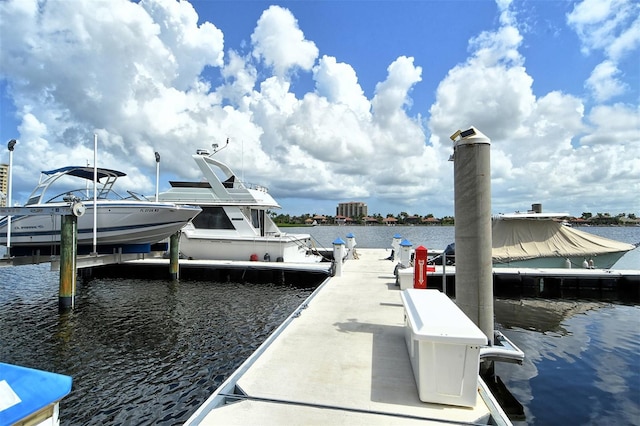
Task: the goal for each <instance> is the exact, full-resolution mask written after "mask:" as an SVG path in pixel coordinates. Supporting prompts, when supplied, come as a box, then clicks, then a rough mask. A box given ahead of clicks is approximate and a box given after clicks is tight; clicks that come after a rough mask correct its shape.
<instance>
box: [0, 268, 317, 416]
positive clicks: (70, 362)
mask: <svg viewBox="0 0 640 426" xmlns="http://www.w3.org/2000/svg"><path fill="white" fill-rule="evenodd" d="M8 272H10V273H9V274H7V273H8ZM8 275H9V276H8ZM0 276H1V277H2V284H0V302H1V306H2V309H1V310H0V324H2V329H1V330H0V347H1V352H0V354H1V356H0V359H1V360H2V362H7V363H13V364H19V365H24V366H28V367H32V368H38V369H43V370H48V371H54V372H58V373H62V374H67V375H70V376H72V377H73V389H72V392H71V394H70V395H69V396H68V397H66V398H65V399H64V400H63V402H62V404H61V406H62V408H61V424H65V425H84V424H118V425H120V424H181V423H182V422H184V421H185V420H186V419H187V418H188V417H189V415H190V414H191V413H192V412H193V411H195V410H196V408H197V407H198V406H199V405H200V404H202V403H203V402H204V401H205V400H206V399H207V398H208V397H209V395H210V394H211V393H213V391H214V390H215V389H216V388H217V387H218V386H219V385H220V384H221V383H222V382H223V381H224V379H225V378H226V377H227V376H228V375H229V374H230V373H231V372H233V371H234V370H235V369H236V368H237V367H238V366H239V365H240V364H241V363H242V362H243V361H244V360H245V359H246V358H247V357H248V356H249V355H250V354H251V353H252V352H253V351H254V350H255V349H256V348H257V347H258V346H259V344H260V343H261V342H262V341H264V339H265V338H266V337H267V336H268V335H269V334H270V333H271V332H272V331H273V330H274V329H275V328H276V327H278V326H279V325H280V324H281V323H282V322H283V321H284V319H285V318H286V317H287V316H288V315H289V314H290V313H291V312H293V311H294V310H295V308H297V307H298V306H299V305H300V304H301V303H302V302H303V301H304V299H306V297H307V296H308V295H309V294H311V292H312V289H304V288H293V287H288V286H283V285H280V286H276V285H271V284H267V285H264V284H261V285H252V284H239V283H211V282H180V283H177V284H171V283H168V282H165V281H136V280H111V279H100V280H94V281H91V282H89V283H87V284H79V286H78V291H77V296H76V308H75V310H74V311H73V312H72V313H70V314H67V315H64V316H60V315H58V301H57V300H58V276H57V273H51V272H49V270H48V266H47V265H41V266H33V267H32V266H29V267H20V268H13V270H9V271H7V270H2V271H0ZM16 284H17V285H16Z"/></svg>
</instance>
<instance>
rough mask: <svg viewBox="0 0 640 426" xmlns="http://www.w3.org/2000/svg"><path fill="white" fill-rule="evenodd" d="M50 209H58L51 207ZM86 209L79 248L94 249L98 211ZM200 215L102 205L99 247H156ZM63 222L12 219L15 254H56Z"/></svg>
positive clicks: (3, 229) (153, 206)
mask: <svg viewBox="0 0 640 426" xmlns="http://www.w3.org/2000/svg"><path fill="white" fill-rule="evenodd" d="M46 206H47V207H55V205H51V204H47V205H46ZM64 206H65V205H63V204H61V207H64ZM85 206H86V212H85V214H84V215H83V216H80V217H79V218H78V233H77V244H78V247H79V248H80V247H84V246H92V245H93V235H94V231H93V220H94V219H93V216H94V214H93V212H94V208H93V204H86V205H85ZM33 207H38V206H33ZM199 212H200V208H199V207H194V206H186V205H181V206H179V205H175V204H172V203H141V202H133V201H132V202H98V203H97V214H96V218H97V220H96V223H97V227H96V230H97V233H96V236H97V245H98V246H99V247H107V246H108V247H109V248H113V247H118V246H133V245H148V244H153V243H156V242H159V241H161V240H163V239H165V238H167V237H169V236H170V235H172V234H174V233H176V232H178V231H179V230H180V229H182V227H183V226H184V225H185V224H186V223H188V222H189V220H191V219H192V218H193V217H194V216H196V215H197V214H198V213H199ZM61 220H62V217H61V216H57V215H51V216H49V215H47V216H14V217H12V219H11V239H10V243H11V247H12V252H14V253H15V250H13V249H14V248H19V249H25V250H26V251H29V250H31V251H34V252H35V250H41V253H44V252H50V251H51V252H54V251H55V247H58V246H59V245H60V223H61ZM0 244H2V245H7V218H3V219H2V220H1V221H0ZM25 250H23V251H25ZM42 250H44V252H42Z"/></svg>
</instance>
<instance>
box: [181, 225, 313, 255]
mask: <svg viewBox="0 0 640 426" xmlns="http://www.w3.org/2000/svg"><path fill="white" fill-rule="evenodd" d="M310 244H311V237H310V236H309V235H306V234H300V235H298V234H281V235H279V236H269V237H262V236H256V237H254V238H251V237H242V236H238V235H229V236H227V237H225V236H221V235H219V234H218V235H216V236H213V235H207V233H206V232H203V231H201V230H198V231H195V232H194V231H192V230H191V231H190V230H187V229H185V230H183V232H182V234H181V236H180V252H181V254H182V256H184V257H187V258H189V259H195V260H232V261H247V260H252V259H253V260H260V261H264V260H270V261H272V262H276V261H280V262H291V263H315V262H319V261H321V260H322V257H321V256H318V255H315V254H311V253H309V247H310Z"/></svg>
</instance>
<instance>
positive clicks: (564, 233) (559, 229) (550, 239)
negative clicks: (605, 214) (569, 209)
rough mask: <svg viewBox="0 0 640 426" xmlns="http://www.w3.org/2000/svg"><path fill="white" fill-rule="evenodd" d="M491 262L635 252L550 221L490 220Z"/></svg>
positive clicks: (626, 247) (627, 247) (631, 248)
mask: <svg viewBox="0 0 640 426" xmlns="http://www.w3.org/2000/svg"><path fill="white" fill-rule="evenodd" d="M492 228H493V229H492V238H493V261H494V262H496V263H503V262H508V261H518V260H527V259H534V258H538V257H571V256H582V255H584V256H595V255H600V254H604V253H615V252H626V251H629V250H633V249H634V248H635V246H634V245H632V244H627V243H622V242H619V241H615V240H610V239H608V238H603V237H599V236H597V235H593V234H590V233H587V232H583V231H579V230H577V229H573V228H571V227H568V226H564V225H562V224H561V223H559V222H555V221H553V220H550V219H546V220H535V219H534V220H532V219H501V218H498V219H494V220H493V223H492Z"/></svg>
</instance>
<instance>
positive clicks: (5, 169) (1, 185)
mask: <svg viewBox="0 0 640 426" xmlns="http://www.w3.org/2000/svg"><path fill="white" fill-rule="evenodd" d="M8 183H9V165H8V164H0V193H2V194H0V207H7V193H8V186H7V185H8Z"/></svg>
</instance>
